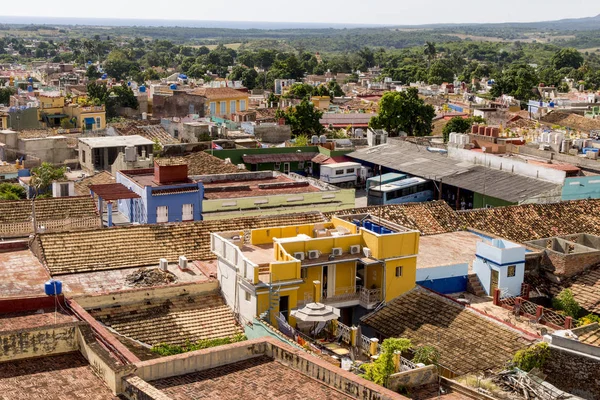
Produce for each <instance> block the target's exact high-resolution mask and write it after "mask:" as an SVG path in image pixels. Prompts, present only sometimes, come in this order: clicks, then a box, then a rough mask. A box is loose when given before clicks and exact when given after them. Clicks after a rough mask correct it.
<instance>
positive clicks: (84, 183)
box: [75, 171, 115, 196]
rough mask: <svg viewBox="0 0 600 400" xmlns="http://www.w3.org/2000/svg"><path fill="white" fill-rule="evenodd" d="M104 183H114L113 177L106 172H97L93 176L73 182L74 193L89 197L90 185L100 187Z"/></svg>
mask: <svg viewBox="0 0 600 400" xmlns="http://www.w3.org/2000/svg"><path fill="white" fill-rule="evenodd" d="M105 183H115V177H114V176H112V174H111V173H110V172H108V171H102V172H98V173H97V174H95V175H92V176H88V177H86V178H83V179H81V180H79V181H77V182H75V192H76V193H77V194H78V195H79V196H89V195H90V185H102V184H105Z"/></svg>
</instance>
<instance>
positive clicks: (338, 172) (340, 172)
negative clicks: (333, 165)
mask: <svg viewBox="0 0 600 400" xmlns="http://www.w3.org/2000/svg"><path fill="white" fill-rule="evenodd" d="M335 174H336V175H344V170H343V169H338V170H337V171H335Z"/></svg>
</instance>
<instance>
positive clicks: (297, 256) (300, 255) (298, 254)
mask: <svg viewBox="0 0 600 400" xmlns="http://www.w3.org/2000/svg"><path fill="white" fill-rule="evenodd" d="M294 258H295V259H297V260H300V261H302V260H304V252H303V251H297V252H295V253H294Z"/></svg>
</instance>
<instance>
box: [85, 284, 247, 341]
mask: <svg viewBox="0 0 600 400" xmlns="http://www.w3.org/2000/svg"><path fill="white" fill-rule="evenodd" d="M90 314H91V315H92V316H93V317H94V318H96V319H97V320H99V321H100V322H102V323H103V324H105V325H107V326H110V327H111V328H113V329H114V330H116V331H117V332H118V333H120V334H121V335H124V336H126V337H129V338H132V339H135V340H138V341H140V342H143V343H146V344H148V345H151V346H152V345H155V344H158V343H169V344H178V345H182V344H184V343H185V342H186V341H187V340H190V341H192V342H195V341H198V340H201V339H216V338H223V337H231V336H234V335H236V334H239V333H242V329H241V328H240V326H239V325H238V324H237V323H236V321H235V318H234V316H233V313H232V311H231V309H230V308H229V307H228V306H227V305H226V304H225V301H224V300H223V298H222V297H221V295H220V294H219V293H217V292H213V293H207V294H204V295H200V296H194V297H191V296H184V297H181V296H179V297H176V298H173V299H159V300H150V301H144V302H142V303H134V304H127V305H120V306H119V307H110V308H103V309H101V310H99V311H91V312H90Z"/></svg>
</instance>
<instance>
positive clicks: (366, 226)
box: [364, 221, 373, 231]
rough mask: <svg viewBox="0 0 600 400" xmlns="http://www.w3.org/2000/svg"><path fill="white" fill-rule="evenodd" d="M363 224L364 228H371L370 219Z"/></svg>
mask: <svg viewBox="0 0 600 400" xmlns="http://www.w3.org/2000/svg"><path fill="white" fill-rule="evenodd" d="M364 226H365V229H367V230H369V231H371V230H373V223H372V222H371V221H365V224H364Z"/></svg>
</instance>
